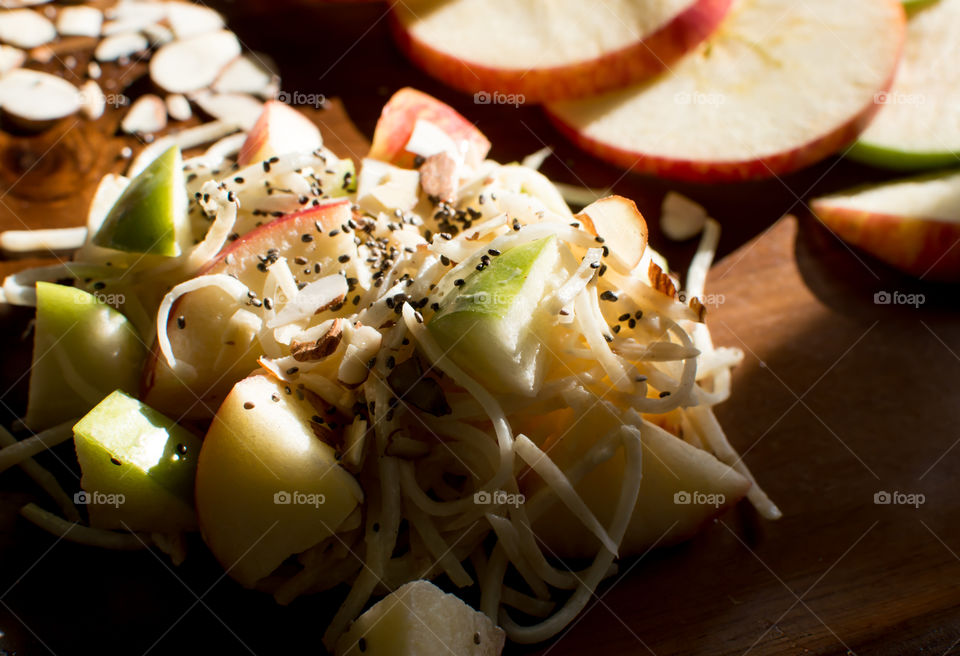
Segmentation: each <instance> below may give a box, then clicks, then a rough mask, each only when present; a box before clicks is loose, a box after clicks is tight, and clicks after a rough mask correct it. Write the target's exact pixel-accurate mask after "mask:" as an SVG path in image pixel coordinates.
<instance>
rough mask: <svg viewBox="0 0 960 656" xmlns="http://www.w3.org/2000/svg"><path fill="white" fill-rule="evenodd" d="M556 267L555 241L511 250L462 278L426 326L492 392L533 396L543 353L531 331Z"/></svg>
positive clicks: (539, 342) (546, 241) (538, 338)
mask: <svg viewBox="0 0 960 656" xmlns="http://www.w3.org/2000/svg"><path fill="white" fill-rule="evenodd" d="M558 262H559V249H558V247H557V240H556V238H555V237H545V238H543V239H540V240H537V241H533V242H529V243H527V244H522V245H520V246H515V247H513V248H511V249H509V250H507V251H505V252H504V253H502V254H500V255H497V256H495V257H493V258H492V259H491V260H490V264H489V265H488V266H487V267H485V268H484V269H482V270H481V271H475V272H473V273H471V274H470V275H469V276H467V277H466V278H465V279H464V284H463V285H461V286H460V287H459V288H455V289H454V291H452V292H450V294H448V295H447V297H446V298H445V299H444V300H443V302H442V304H441V307H440V310H439V311H438V312H437V313H436V314H435V315H434V316H433V317H432V318H431V319H430V322H429V324H428V325H427V327H428V328H429V330H430V332H431V333H432V334H433V336H434V338H435V339H436V340H437V342H438V343H439V344H440V346H441V347H443V349H444V350H445V351H447V352H448V354H449V355H450V357H451V358H452V359H453V361H454V362H456V363H457V364H458V365H459V366H460V367H462V368H463V369H465V370H466V371H467V372H468V373H470V374H472V375H474V376H477V377H479V378H480V379H482V380H484V381H485V382H486V383H488V384H489V385H491V386H492V387H493V388H494V389H502V390H505V391H511V392H515V393H518V394H525V395H531V396H532V395H535V394H536V393H537V390H538V389H539V387H540V382H541V380H540V379H541V378H542V369H543V366H542V363H543V348H542V341H541V337H542V336H539V335H538V334H537V331H536V330H534V326H535V325H536V321H537V320H538V318H539V317H538V312H537V310H538V305H539V304H540V301H541V300H542V299H543V297H544V295H545V294H546V293H547V292H548V291H549V290H550V285H551V279H552V276H553V274H554V272H555V271H556V269H557V264H558Z"/></svg>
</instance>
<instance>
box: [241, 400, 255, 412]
mask: <svg viewBox="0 0 960 656" xmlns="http://www.w3.org/2000/svg"><path fill="white" fill-rule="evenodd" d="M243 409H244V410H253V404H252V403H250V402H249V401H247V402H246V403H244V404H243Z"/></svg>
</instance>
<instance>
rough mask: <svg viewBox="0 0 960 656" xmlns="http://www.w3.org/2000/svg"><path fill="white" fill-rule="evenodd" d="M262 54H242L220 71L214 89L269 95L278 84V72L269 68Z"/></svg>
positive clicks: (222, 91) (221, 91)
mask: <svg viewBox="0 0 960 656" xmlns="http://www.w3.org/2000/svg"><path fill="white" fill-rule="evenodd" d="M267 65H268V64H266V62H265V61H263V60H261V58H260V56H259V55H258V56H257V57H253V56H251V55H241V56H240V57H237V58H236V59H234V60H233V61H232V62H230V63H229V64H227V67H226V68H224V69H223V72H222V73H220V77H218V78H217V79H216V81H215V82H214V83H213V90H214V91H217V92H219V93H249V94H251V95H255V96H261V97H267V96H270V95H271V91H272V90H273V89H274V88H275V87H276V86H277V79H278V76H277V74H276V73H275V72H274V71H272V70H270V69H269V68H267Z"/></svg>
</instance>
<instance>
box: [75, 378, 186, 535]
mask: <svg viewBox="0 0 960 656" xmlns="http://www.w3.org/2000/svg"><path fill="white" fill-rule="evenodd" d="M73 433H74V444H75V446H76V452H77V460H78V461H79V462H80V468H81V471H82V472H83V477H82V479H81V481H80V483H81V485H82V487H83V489H84V490H86V491H87V492H88V493H90V494H92V495H97V494H104V495H105V494H116V495H120V496H121V497H122V498H123V501H122V503H119V504H117V505H115V506H113V505H110V504H103V503H94V504H91V505H89V506H88V508H87V512H88V514H89V516H90V524H91V525H92V526H95V527H98V528H106V529H128V530H131V531H157V532H161V533H179V532H183V531H192V530H196V528H197V518H196V514H195V513H194V511H193V479H194V473H195V471H196V462H197V460H196V459H197V454H199V453H200V438H198V437H196V436H195V435H193V434H192V433H190V432H189V431H187V430H186V429H185V428H183V427H182V426H178V425H177V424H175V423H174V422H173V421H171V420H170V419H169V418H168V417H166V416H164V415H162V414H160V413H159V412H156V411H155V410H154V409H153V408H150V407H149V406H147V405H146V404H144V403H141V402H140V401H137V400H136V399H134V398H131V397H129V396H128V395H126V394H124V393H123V392H122V391H120V390H117V391H115V392H113V393H112V394H110V395H109V396H107V397H106V398H105V399H104V400H103V401H101V402H100V403H99V404H98V405H97V406H96V407H95V408H94V409H93V410H91V411H90V412H89V413H87V415H86V416H84V417H83V419H81V420H80V421H79V422H77V424H76V425H75V426H74V427H73ZM94 498H96V497H94Z"/></svg>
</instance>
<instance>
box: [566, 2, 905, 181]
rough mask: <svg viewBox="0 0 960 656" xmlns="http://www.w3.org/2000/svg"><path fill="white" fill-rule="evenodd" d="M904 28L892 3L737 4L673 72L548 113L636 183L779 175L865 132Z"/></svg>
mask: <svg viewBox="0 0 960 656" xmlns="http://www.w3.org/2000/svg"><path fill="white" fill-rule="evenodd" d="M904 23H905V18H904V10H903V6H902V5H901V4H900V3H899V2H898V1H897V0H849V1H847V2H843V3H838V2H835V0H806V1H804V2H795V1H794V0H736V2H735V4H734V6H733V8H732V9H731V10H730V13H729V15H728V16H727V18H726V19H725V20H724V21H723V23H721V25H720V27H719V28H717V31H716V32H715V33H714V34H713V35H712V36H711V37H710V38H709V39H707V41H706V42H704V43H703V44H702V45H700V46H699V47H698V48H696V49H695V50H694V51H692V52H691V53H690V54H688V55H687V56H686V57H684V58H683V59H681V60H680V61H678V62H677V63H676V64H675V65H674V66H672V67H671V70H670V72H668V73H665V74H664V75H662V76H660V77H658V78H656V79H654V80H652V81H650V82H648V83H645V84H642V85H634V86H631V87H627V88H625V89H622V90H619V91H614V92H611V93H608V94H605V95H602V96H597V97H594V98H587V99H583V100H573V101H564V102H558V103H552V104H550V105H548V107H547V109H548V113H549V115H550V117H551V118H552V119H553V120H554V122H555V123H556V124H557V126H558V127H559V129H560V130H561V131H562V132H563V133H565V134H566V135H567V136H569V137H570V138H571V139H572V140H573V141H574V142H576V143H577V144H578V145H580V146H582V147H583V148H584V149H585V150H587V151H589V152H591V153H593V154H595V155H597V156H598V157H601V158H603V159H606V160H608V161H611V162H613V163H614V164H617V165H619V166H622V167H624V168H627V169H632V170H634V171H638V172H641V173H648V174H654V175H659V176H662V177H668V178H675V179H684V180H693V181H702V182H721V181H737V180H749V179H755V178H765V177H770V176H774V175H782V174H785V173H788V172H790V171H794V170H797V169H799V168H802V167H804V166H807V165H809V164H812V163H814V162H816V161H818V160H820V159H822V158H824V157H826V156H827V155H830V154H832V153H834V152H836V151H837V150H839V149H841V148H842V147H844V146H846V145H847V144H849V143H850V142H852V141H853V140H854V139H855V138H856V136H857V135H858V134H859V133H860V132H861V131H862V130H863V128H864V127H866V125H867V122H868V121H869V119H870V117H871V116H872V115H873V113H874V112H875V111H876V108H877V105H876V104H874V97H875V95H876V94H878V93H880V92H883V91H885V90H886V89H887V88H888V87H889V85H890V83H891V81H892V79H893V75H894V71H895V69H896V65H897V62H898V59H899V54H900V48H901V43H902V41H903V37H904ZM778 26H779V27H778Z"/></svg>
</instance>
